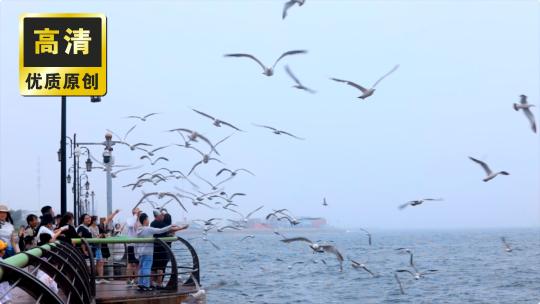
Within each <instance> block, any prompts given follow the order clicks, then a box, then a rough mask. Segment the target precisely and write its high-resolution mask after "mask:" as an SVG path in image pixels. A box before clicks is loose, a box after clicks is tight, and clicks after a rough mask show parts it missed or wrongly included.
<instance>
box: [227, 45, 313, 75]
mask: <svg viewBox="0 0 540 304" xmlns="http://www.w3.org/2000/svg"><path fill="white" fill-rule="evenodd" d="M305 53H307V51H306V50H293V51H288V52H285V53H283V54H281V56H279V58H278V59H277V60H276V61H275V62H274V64H273V65H272V67H266V66H265V65H264V64H263V63H262V62H261V61H260V60H259V59H257V58H256V57H255V56H253V55H250V54H242V53H237V54H225V55H224V56H225V57H246V58H251V59H252V60H254V61H255V62H257V63H258V64H259V65H260V66H261V67H262V69H263V74H264V75H266V76H272V75H274V68H275V67H276V65H277V63H278V62H279V61H280V60H281V59H282V58H283V57H285V56H289V55H296V54H305Z"/></svg>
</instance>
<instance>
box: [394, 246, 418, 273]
mask: <svg viewBox="0 0 540 304" xmlns="http://www.w3.org/2000/svg"><path fill="white" fill-rule="evenodd" d="M396 250H401V251H402V252H406V253H408V254H409V265H410V266H411V267H413V268H414V267H415V266H414V260H413V257H414V254H413V252H412V250H410V249H408V248H397V249H396Z"/></svg>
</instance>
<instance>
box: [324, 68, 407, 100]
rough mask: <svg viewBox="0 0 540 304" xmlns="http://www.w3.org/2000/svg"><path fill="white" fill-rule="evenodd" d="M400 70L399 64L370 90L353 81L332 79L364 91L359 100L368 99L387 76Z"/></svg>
mask: <svg viewBox="0 0 540 304" xmlns="http://www.w3.org/2000/svg"><path fill="white" fill-rule="evenodd" d="M398 68H399V64H398V65H396V66H394V67H393V68H392V69H391V70H390V71H389V72H388V73H386V74H384V75H383V76H382V77H381V78H379V80H377V81H375V83H374V84H373V85H372V86H371V88H369V89H366V88H364V87H363V86H361V85H359V84H357V83H354V82H352V81H348V80H343V79H337V78H330V79H332V80H334V81H337V82H343V83H346V84H348V85H350V86H352V87H355V88H357V89H359V90H360V91H362V95H360V96H358V98H360V99H366V98H368V97H369V96H371V95H373V93H375V87H376V86H377V85H378V84H379V82H381V81H382V80H383V79H384V78H386V76H388V75H390V74H392V73H393V72H395V71H396V70H397V69H398Z"/></svg>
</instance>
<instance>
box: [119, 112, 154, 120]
mask: <svg viewBox="0 0 540 304" xmlns="http://www.w3.org/2000/svg"><path fill="white" fill-rule="evenodd" d="M157 114H159V113H150V114H146V115H144V116H134V115H132V116H128V117H126V118H136V119H139V120H141V121H146V119H147V118H148V117H150V116H154V115H157Z"/></svg>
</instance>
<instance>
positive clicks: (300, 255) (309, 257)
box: [183, 229, 540, 304]
mask: <svg viewBox="0 0 540 304" xmlns="http://www.w3.org/2000/svg"><path fill="white" fill-rule="evenodd" d="M251 233H252V232H245V233H214V234H209V236H208V238H209V239H210V240H212V241H214V242H215V243H216V244H217V245H218V246H220V247H221V250H216V249H215V248H214V247H212V245H211V244H210V243H208V242H205V241H203V240H200V239H199V240H192V241H191V243H192V244H193V245H194V247H195V248H196V250H197V252H198V254H199V258H200V261H201V281H202V284H203V285H204V286H210V285H212V284H215V283H217V282H219V281H220V280H225V281H226V282H227V285H225V286H224V287H221V288H218V289H214V290H209V291H208V299H207V300H208V303H534V304H537V303H540V229H515V230H471V231H465V230H462V231H420V230H419V231H406V232H397V231H396V232H389V231H383V232H377V231H372V234H373V245H372V246H369V245H368V243H367V237H366V236H365V235H364V234H363V233H362V232H357V231H354V230H353V231H350V232H345V231H309V232H305V231H283V233H284V234H285V235H286V236H287V237H295V236H306V237H308V238H310V239H311V240H313V241H318V240H320V241H322V243H324V242H332V243H333V244H334V245H335V246H337V248H339V250H340V251H341V252H342V254H343V256H344V257H346V261H345V262H344V264H343V272H339V264H338V262H337V260H336V258H335V257H334V256H333V255H331V254H327V253H324V254H313V253H312V252H311V249H309V248H308V246H307V244H306V243H302V242H297V243H291V244H284V243H282V242H280V241H279V240H280V237H279V236H277V235H274V234H272V233H253V234H254V235H255V238H252V239H247V240H245V241H243V242H240V239H242V238H243V237H244V236H246V235H248V234H251ZM183 236H184V237H185V238H186V239H191V238H192V237H193V236H194V235H193V234H191V233H189V234H187V233H186V234H185V235H183ZM501 236H505V237H506V238H507V241H508V242H509V243H510V244H511V245H512V246H513V247H514V251H513V252H510V253H507V252H505V251H504V249H503V246H502V243H501V240H500V237H501ZM398 247H407V248H411V249H412V250H413V251H414V258H415V264H416V266H417V267H418V268H419V269H420V271H422V270H425V269H437V270H438V272H436V273H434V274H431V275H429V276H426V277H423V278H422V279H420V280H414V279H413V278H412V277H411V276H410V275H409V274H407V273H401V274H400V278H401V281H402V283H403V285H404V289H405V295H401V294H400V291H399V288H398V285H397V283H396V281H395V279H394V276H393V272H394V270H396V269H410V268H409V267H408V255H407V254H400V253H399V252H397V251H396V250H395V248H398ZM347 257H348V258H351V259H354V260H356V261H359V262H364V263H366V264H367V266H368V268H369V269H370V270H372V271H373V272H376V273H378V274H379V275H380V277H378V278H372V277H371V276H370V275H369V274H368V273H366V272H365V271H363V270H356V269H354V268H352V267H351V266H350V265H351V264H350V261H348V259H347ZM280 259H281V260H283V261H280ZM322 260H324V261H325V262H326V264H324V263H323V261H322ZM295 262H303V264H295V265H292V264H293V263H295ZM291 265H292V267H289V266H291Z"/></svg>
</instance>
